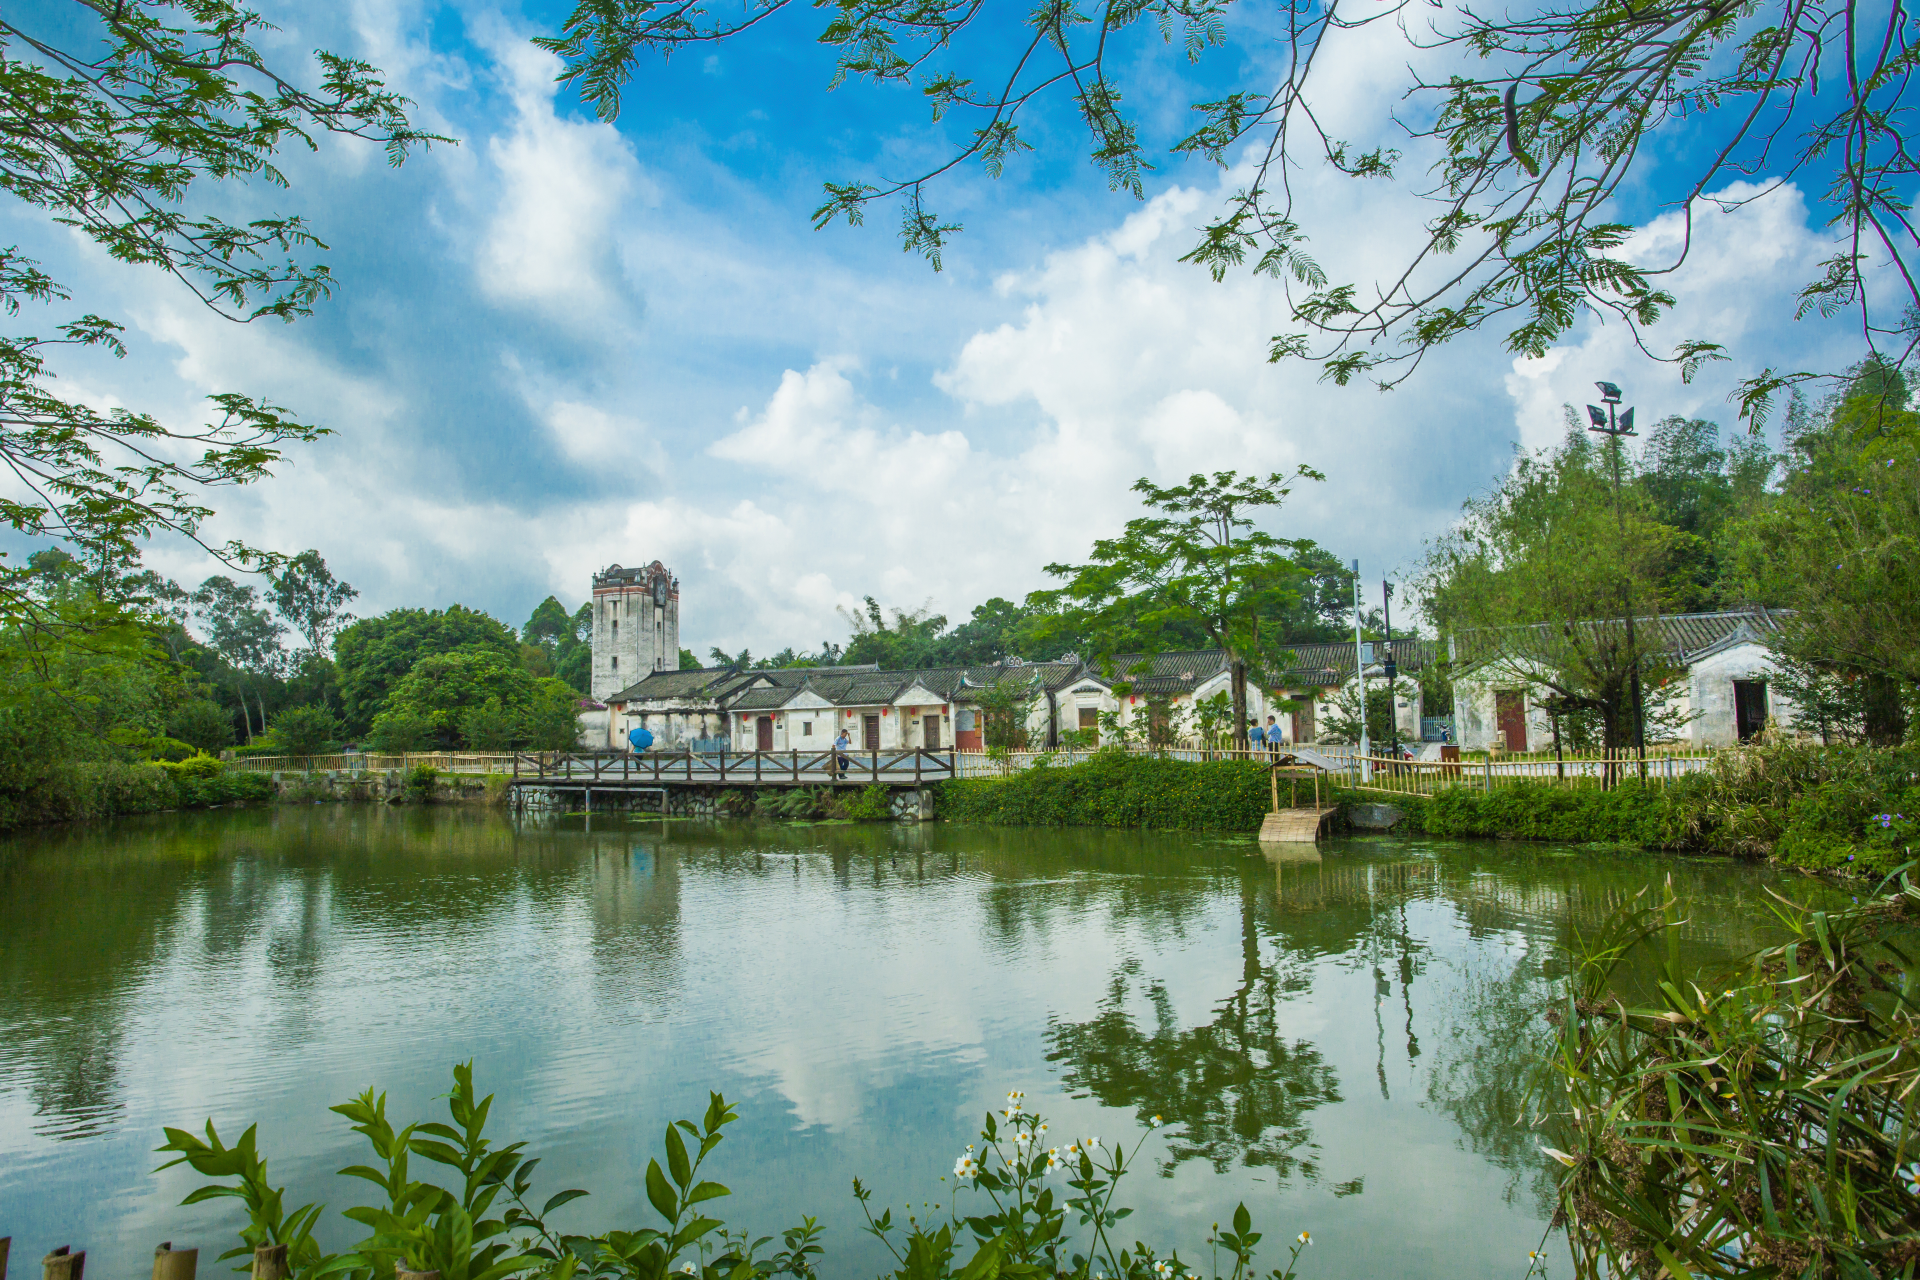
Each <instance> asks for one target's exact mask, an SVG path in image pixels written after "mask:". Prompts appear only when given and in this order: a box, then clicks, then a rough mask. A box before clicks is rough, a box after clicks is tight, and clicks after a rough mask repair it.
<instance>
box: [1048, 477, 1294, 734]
mask: <svg viewBox="0 0 1920 1280" xmlns="http://www.w3.org/2000/svg"><path fill="white" fill-rule="evenodd" d="M1322 478H1323V477H1322V476H1321V475H1320V473H1319V472H1317V471H1314V470H1313V469H1311V468H1310V467H1305V466H1303V467H1301V468H1299V469H1298V470H1297V471H1295V472H1294V473H1293V475H1291V476H1284V475H1281V474H1280V473H1278V472H1275V473H1273V474H1271V475H1268V476H1265V477H1260V476H1242V475H1240V474H1239V473H1237V472H1233V471H1217V472H1215V473H1214V474H1213V475H1212V476H1205V475H1199V474H1195V475H1193V476H1190V477H1189V478H1188V480H1187V483H1185V484H1181V485H1173V486H1170V487H1165V488H1163V487H1161V486H1160V485H1156V484H1154V483H1153V482H1152V481H1150V480H1146V479H1142V480H1140V481H1139V482H1137V483H1136V484H1135V485H1134V486H1133V490H1134V492H1135V493H1138V494H1140V495H1141V497H1142V499H1143V500H1144V502H1145V505H1146V506H1147V507H1148V508H1149V509H1150V510H1151V511H1153V512H1154V513H1155V514H1153V515H1147V516H1140V517H1138V518H1136V519H1133V520H1129V521H1128V522H1127V526H1126V529H1125V530H1124V531H1123V532H1122V533H1121V534H1120V536H1119V537H1117V538H1102V539H1100V540H1098V541H1096V542H1095V543H1094V544H1093V558H1092V561H1091V563H1088V564H1084V565H1066V564H1050V565H1048V566H1047V572H1048V573H1050V574H1053V575H1054V576H1055V577H1058V578H1063V579H1065V580H1066V585H1065V586H1063V587H1060V588H1058V589H1057V590H1056V591H1054V592H1050V593H1043V595H1042V598H1043V599H1045V600H1048V601H1049V602H1051V603H1057V604H1058V605H1060V606H1061V607H1062V608H1063V609H1064V610H1065V611H1066V616H1067V617H1068V618H1070V619H1071V622H1070V624H1069V625H1071V626H1072V627H1073V629H1074V630H1075V631H1077V632H1079V633H1080V634H1082V635H1085V636H1087V637H1088V638H1089V639H1090V640H1091V641H1092V648H1093V652H1094V653H1096V654H1098V655H1100V656H1102V657H1110V656H1112V655H1113V654H1115V653H1118V652H1120V651H1122V650H1135V649H1144V650H1153V649H1160V648H1164V647H1168V646H1167V644H1166V641H1167V639H1168V637H1169V634H1170V633H1173V634H1177V633H1179V632H1181V631H1183V630H1195V629H1197V630H1198V631H1199V632H1200V633H1201V634H1202V635H1204V636H1205V637H1206V639H1207V642H1208V643H1209V644H1210V645H1212V646H1214V647H1215V648H1219V649H1224V650H1226V652H1227V655H1228V661H1229V662H1230V664H1231V673H1232V674H1231V679H1232V694H1233V737H1234V743H1235V745H1236V746H1239V747H1241V748H1244V747H1246V745H1247V664H1248V661H1249V659H1254V658H1265V659H1268V661H1269V662H1270V663H1271V664H1272V665H1273V666H1275V667H1279V666H1283V665H1284V659H1282V657H1281V655H1280V654H1279V652H1278V651H1277V647H1276V646H1277V644H1278V642H1279V641H1280V640H1281V639H1282V636H1281V635H1279V634H1277V633H1276V628H1275V627H1274V626H1273V621H1272V620H1273V619H1274V618H1275V617H1276V616H1277V615H1282V614H1284V613H1285V612H1286V607H1287V606H1289V605H1291V604H1293V603H1294V602H1296V601H1297V600H1298V599H1299V598H1300V596H1301V594H1302V587H1303V583H1304V582H1305V580H1306V579H1307V578H1308V577H1309V576H1310V570H1309V569H1307V568H1306V567H1304V566H1303V565H1302V563H1301V560H1300V557H1301V556H1302V555H1303V554H1304V553H1307V552H1310V551H1312V550H1314V549H1315V548H1314V546H1313V544H1312V542H1311V541H1309V540H1306V539H1285V538H1278V537H1275V536H1274V535H1273V534H1270V533H1268V532H1266V531H1265V530H1264V529H1259V528H1256V527H1255V525H1254V521H1253V516H1254V514H1262V515H1264V514H1267V513H1269V512H1270V511H1272V510H1273V509H1276V508H1278V507H1279V506H1280V505H1281V503H1283V502H1284V501H1285V500H1286V498H1287V496H1288V495H1289V494H1291V493H1292V492H1293V488H1292V486H1293V484H1294V483H1296V482H1297V481H1299V480H1302V479H1310V480H1319V479H1322ZM1082 656H1087V655H1082Z"/></svg>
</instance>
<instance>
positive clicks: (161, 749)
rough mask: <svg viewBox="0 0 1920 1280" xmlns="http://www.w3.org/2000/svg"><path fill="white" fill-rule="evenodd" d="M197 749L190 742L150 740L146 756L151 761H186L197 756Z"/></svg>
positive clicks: (163, 738) (170, 739)
mask: <svg viewBox="0 0 1920 1280" xmlns="http://www.w3.org/2000/svg"><path fill="white" fill-rule="evenodd" d="M196 750H197V749H196V748H195V747H194V745H193V744H192V743H190V742H182V741H180V739H178V738H167V737H159V738H150V739H148V740H147V746H146V755H147V758H148V759H149V760H173V761H180V760H185V759H187V758H188V757H189V756H192V755H194V754H196Z"/></svg>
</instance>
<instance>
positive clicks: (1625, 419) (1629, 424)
mask: <svg viewBox="0 0 1920 1280" xmlns="http://www.w3.org/2000/svg"><path fill="white" fill-rule="evenodd" d="M1633 433H1634V432H1633V410H1631V409H1629V410H1627V411H1626V412H1625V413H1623V414H1621V415H1620V434H1621V435H1623V436H1630V435H1632V434H1633Z"/></svg>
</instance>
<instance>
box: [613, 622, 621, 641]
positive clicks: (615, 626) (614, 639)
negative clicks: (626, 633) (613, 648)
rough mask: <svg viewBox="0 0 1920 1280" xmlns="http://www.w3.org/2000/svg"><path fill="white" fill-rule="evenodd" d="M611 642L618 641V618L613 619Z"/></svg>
mask: <svg viewBox="0 0 1920 1280" xmlns="http://www.w3.org/2000/svg"><path fill="white" fill-rule="evenodd" d="M613 642H614V643H615V644H619V643H620V619H618V618H615V619H614V620H613Z"/></svg>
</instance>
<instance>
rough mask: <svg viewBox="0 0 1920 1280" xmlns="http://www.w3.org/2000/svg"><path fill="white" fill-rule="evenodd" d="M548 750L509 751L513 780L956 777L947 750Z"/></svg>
mask: <svg viewBox="0 0 1920 1280" xmlns="http://www.w3.org/2000/svg"><path fill="white" fill-rule="evenodd" d="M841 760H843V761H844V762H845V764H844V766H842V765H840V764H838V763H837V762H836V761H835V758H834V753H833V752H831V751H727V752H714V753H712V754H707V753H701V752H693V751H679V752H666V751H643V752H638V753H627V752H620V753H615V752H561V753H553V752H546V753H540V754H531V753H522V754H518V755H515V756H514V758H513V779H512V783H511V785H513V786H515V787H557V788H562V789H567V790H573V789H580V788H590V789H592V790H594V791H599V790H602V789H604V790H608V791H620V790H627V789H634V788H641V787H644V788H646V789H647V790H649V791H658V790H660V789H661V788H662V787H745V786H751V787H828V786H861V787H866V786H873V785H875V784H876V783H877V784H880V785H883V786H891V787H920V786H925V785H927V784H929V783H934V782H945V781H946V780H947V779H949V778H952V777H954V776H955V761H954V755H953V752H951V751H929V750H926V749H925V748H919V747H914V748H905V749H902V750H897V751H849V752H847V753H845V755H844V756H842V757H841Z"/></svg>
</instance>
